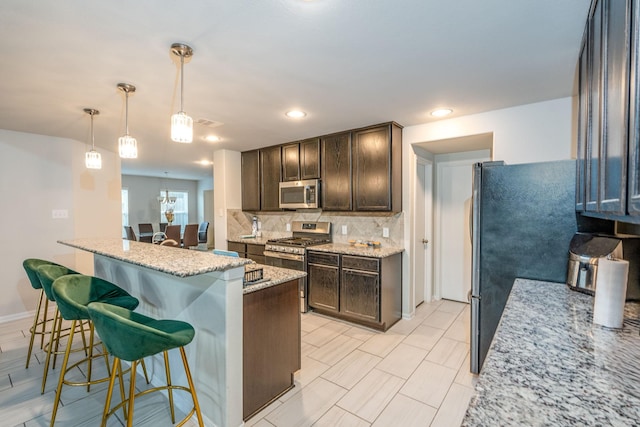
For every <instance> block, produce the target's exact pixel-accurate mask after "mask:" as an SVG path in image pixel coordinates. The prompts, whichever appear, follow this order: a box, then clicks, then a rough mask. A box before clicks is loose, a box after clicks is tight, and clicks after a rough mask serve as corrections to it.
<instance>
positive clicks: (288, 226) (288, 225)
mask: <svg viewBox="0 0 640 427" xmlns="http://www.w3.org/2000/svg"><path fill="white" fill-rule="evenodd" d="M287 231H291V224H289V223H287Z"/></svg>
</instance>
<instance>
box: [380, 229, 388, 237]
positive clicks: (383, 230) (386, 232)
mask: <svg viewBox="0 0 640 427" xmlns="http://www.w3.org/2000/svg"><path fill="white" fill-rule="evenodd" d="M382 237H389V227H382Z"/></svg>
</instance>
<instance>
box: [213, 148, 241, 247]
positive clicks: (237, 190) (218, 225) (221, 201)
mask: <svg viewBox="0 0 640 427" xmlns="http://www.w3.org/2000/svg"><path fill="white" fill-rule="evenodd" d="M241 165H242V159H241V155H240V152H238V151H231V150H217V151H214V152H213V205H214V207H215V212H214V214H215V220H214V223H213V226H214V227H215V242H214V247H216V248H219V249H227V215H228V210H229V209H241V208H242V188H241V185H240V181H241V178H242V173H241ZM210 226H211V225H210Z"/></svg>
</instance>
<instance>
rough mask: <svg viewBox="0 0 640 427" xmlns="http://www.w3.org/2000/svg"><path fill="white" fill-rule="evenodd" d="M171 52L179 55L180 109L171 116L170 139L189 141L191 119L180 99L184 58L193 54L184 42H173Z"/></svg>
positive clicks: (191, 133)
mask: <svg viewBox="0 0 640 427" xmlns="http://www.w3.org/2000/svg"><path fill="white" fill-rule="evenodd" d="M171 53H173V54H174V55H176V56H179V57H180V111H178V112H177V113H176V114H174V115H172V116H171V139H172V140H173V141H175V142H184V143H190V142H192V141H193V119H192V118H191V117H189V116H188V115H187V113H185V112H184V110H183V108H182V101H183V96H184V59H185V58H190V57H191V56H192V55H193V49H191V48H190V47H189V46H187V45H186V44H182V43H174V44H172V45H171Z"/></svg>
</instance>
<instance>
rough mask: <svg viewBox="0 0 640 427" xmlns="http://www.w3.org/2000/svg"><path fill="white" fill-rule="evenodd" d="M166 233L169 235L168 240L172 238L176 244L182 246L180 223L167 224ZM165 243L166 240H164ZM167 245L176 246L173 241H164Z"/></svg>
mask: <svg viewBox="0 0 640 427" xmlns="http://www.w3.org/2000/svg"><path fill="white" fill-rule="evenodd" d="M164 234H166V235H167V239H166V240H172V241H173V242H176V243H175V246H180V226H179V225H167V228H166V229H165V232H164ZM163 243H164V242H163ZM164 244H165V245H170V246H174V245H173V244H172V242H167V243H164Z"/></svg>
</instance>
